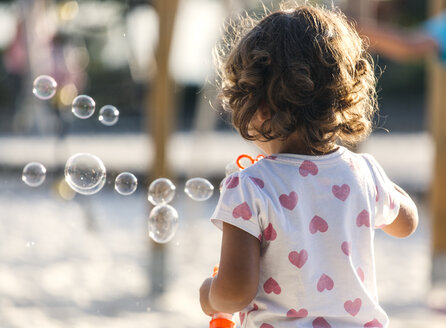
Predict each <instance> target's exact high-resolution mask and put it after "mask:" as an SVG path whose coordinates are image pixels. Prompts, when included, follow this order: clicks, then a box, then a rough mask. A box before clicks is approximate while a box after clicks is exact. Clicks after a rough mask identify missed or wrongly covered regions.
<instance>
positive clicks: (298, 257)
mask: <svg viewBox="0 0 446 328" xmlns="http://www.w3.org/2000/svg"><path fill="white" fill-rule="evenodd" d="M288 259H289V260H290V262H291V264H293V265H295V266H297V267H298V268H299V269H300V268H302V267H303V266H304V264H305V263H306V262H307V260H308V252H307V251H306V250H305V249H303V250H301V251H300V252H296V251H292V252H290V254H288Z"/></svg>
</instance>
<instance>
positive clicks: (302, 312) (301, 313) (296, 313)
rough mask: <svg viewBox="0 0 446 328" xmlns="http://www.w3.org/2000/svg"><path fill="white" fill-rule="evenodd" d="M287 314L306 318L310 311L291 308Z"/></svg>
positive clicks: (291, 316)
mask: <svg viewBox="0 0 446 328" xmlns="http://www.w3.org/2000/svg"><path fill="white" fill-rule="evenodd" d="M286 316H287V317H288V318H296V319H300V318H306V317H307V316H308V311H307V309H300V310H299V311H296V310H295V309H291V310H289V311H288V312H287V313H286Z"/></svg>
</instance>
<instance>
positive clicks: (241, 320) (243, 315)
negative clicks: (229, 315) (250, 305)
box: [238, 312, 245, 325]
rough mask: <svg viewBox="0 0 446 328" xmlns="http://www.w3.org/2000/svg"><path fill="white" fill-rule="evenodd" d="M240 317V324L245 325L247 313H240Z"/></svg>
mask: <svg viewBox="0 0 446 328" xmlns="http://www.w3.org/2000/svg"><path fill="white" fill-rule="evenodd" d="M238 315H239V317H240V324H241V325H243V321H245V312H240V313H239V314H238Z"/></svg>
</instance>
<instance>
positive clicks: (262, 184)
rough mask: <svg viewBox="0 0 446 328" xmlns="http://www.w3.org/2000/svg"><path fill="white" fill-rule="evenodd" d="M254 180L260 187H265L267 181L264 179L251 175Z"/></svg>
mask: <svg viewBox="0 0 446 328" xmlns="http://www.w3.org/2000/svg"><path fill="white" fill-rule="evenodd" d="M249 178H250V179H251V180H252V182H254V183H255V184H256V185H257V186H258V187H259V188H260V189H262V188H263V187H265V183H264V182H263V180H262V179H259V178H254V177H249Z"/></svg>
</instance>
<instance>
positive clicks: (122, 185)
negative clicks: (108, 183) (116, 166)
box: [115, 172, 138, 196]
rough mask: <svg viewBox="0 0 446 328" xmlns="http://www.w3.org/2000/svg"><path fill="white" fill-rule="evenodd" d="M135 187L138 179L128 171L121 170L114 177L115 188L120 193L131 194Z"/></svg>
mask: <svg viewBox="0 0 446 328" xmlns="http://www.w3.org/2000/svg"><path fill="white" fill-rule="evenodd" d="M137 187H138V179H136V177H135V176H134V175H133V174H132V173H130V172H122V173H120V174H119V175H118V176H117V177H116V179H115V190H116V191H117V192H118V193H120V194H121V195H124V196H127V195H131V194H133V193H134V192H135V190H136V188H137Z"/></svg>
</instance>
